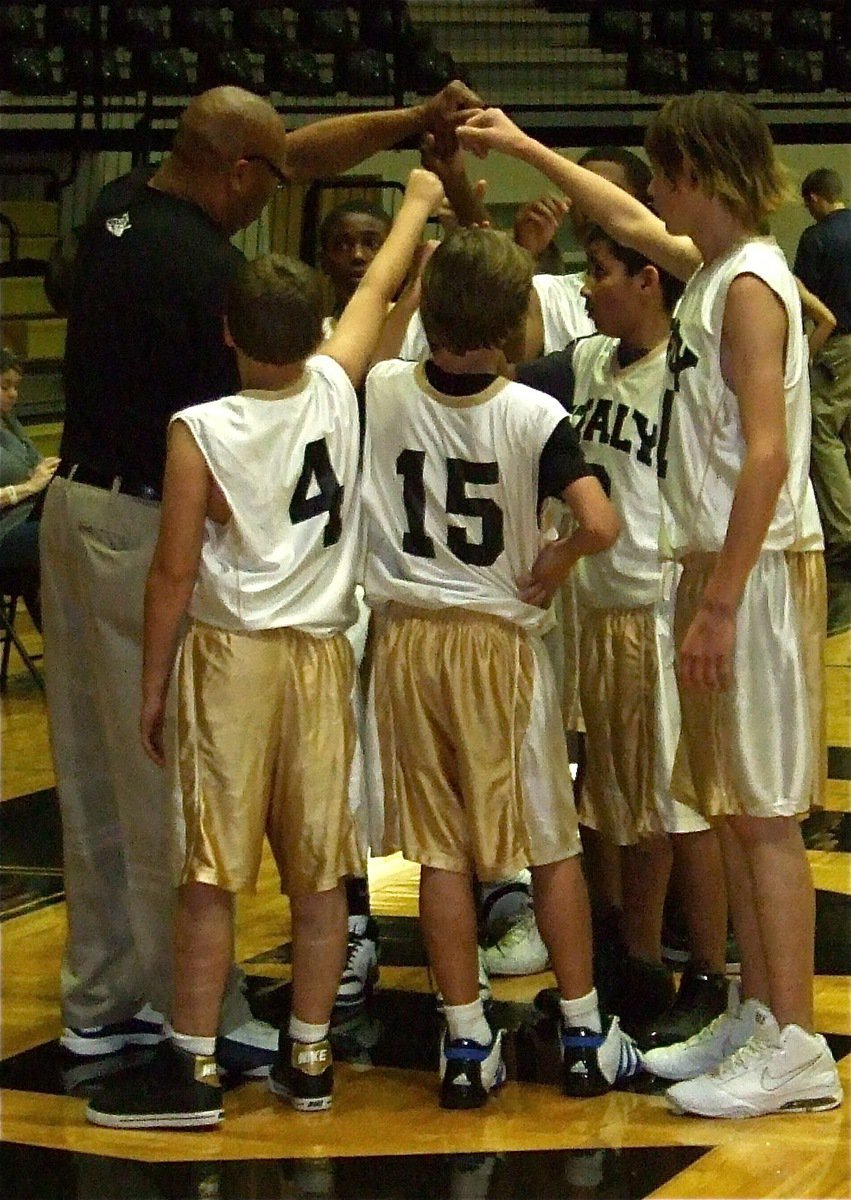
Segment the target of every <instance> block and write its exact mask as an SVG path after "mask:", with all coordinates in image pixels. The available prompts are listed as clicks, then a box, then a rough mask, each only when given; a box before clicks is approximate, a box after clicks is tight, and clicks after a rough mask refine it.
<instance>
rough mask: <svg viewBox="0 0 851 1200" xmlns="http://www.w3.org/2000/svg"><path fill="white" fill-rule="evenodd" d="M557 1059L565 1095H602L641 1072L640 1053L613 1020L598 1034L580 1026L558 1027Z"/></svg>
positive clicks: (615, 1020)
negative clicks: (559, 1031)
mask: <svg viewBox="0 0 851 1200" xmlns="http://www.w3.org/2000/svg"><path fill="white" fill-rule="evenodd" d="M561 1058H562V1091H563V1092H564V1094H565V1095H566V1096H602V1095H603V1093H604V1092H608V1091H609V1090H610V1088H612V1087H614V1086H615V1084H616V1083H620V1082H621V1081H622V1080H624V1079H630V1078H631V1077H632V1076H633V1075H637V1074H638V1073H639V1071H641V1070H642V1062H641V1053H640V1051H639V1049H638V1047H637V1046H636V1044H635V1042H634V1041H633V1040H632V1038H631V1037H630V1036H629V1035H628V1034H626V1033H624V1031H623V1030H622V1029H621V1027H620V1022H619V1021H618V1018H617V1017H612V1018H611V1019H610V1021H609V1026H608V1029H606V1030H604V1031H603V1032H602V1033H597V1032H596V1031H595V1030H593V1029H587V1028H586V1027H585V1026H584V1025H582V1026H579V1025H562V1028H561Z"/></svg>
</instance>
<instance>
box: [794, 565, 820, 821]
mask: <svg viewBox="0 0 851 1200" xmlns="http://www.w3.org/2000/svg"><path fill="white" fill-rule="evenodd" d="M786 565H787V567H788V568H789V582H790V585H791V587H792V593H793V595H794V597H795V602H796V604H797V607H798V633H799V637H800V639H801V659H802V661H803V664H804V677H805V679H806V685H807V702H808V704H809V709H810V731H811V733H812V739H813V764H814V766H813V790H812V795H811V797H810V807H811V808H824V806H825V802H826V800H827V708H826V706H825V700H824V698H825V687H826V680H825V670H824V651H825V642H826V640H827V575H826V573H825V568H824V554H823V553H822V552H821V550H807V551H803V552H797V551H790V552H789V553H788V554H787V555H786Z"/></svg>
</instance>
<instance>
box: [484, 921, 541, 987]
mask: <svg viewBox="0 0 851 1200" xmlns="http://www.w3.org/2000/svg"><path fill="white" fill-rule="evenodd" d="M548 962H549V955H548V953H547V948H546V946H545V945H544V942H543V939H542V938H541V935H540V933H539V932H538V926H537V924H536V922H535V913H534V912H533V910H532V909H531V908H527V909H525V910H524V911H523V912H522V913H521V914H520V916H519V917H518V918H517V920H516V921H515V922H514V924H513V925H511V926H510V927H509V929H508V930H507V932H506V933H504V934H503V935H502V937H501V938H500V939H499V941H498V942H496V943H495V944H494V945H493V946H488V947H487V949H486V950H485V965H486V967H487V969H488V972H489V974H491V975H537V974H538V972H539V971H545V970H546V969H547V963H548Z"/></svg>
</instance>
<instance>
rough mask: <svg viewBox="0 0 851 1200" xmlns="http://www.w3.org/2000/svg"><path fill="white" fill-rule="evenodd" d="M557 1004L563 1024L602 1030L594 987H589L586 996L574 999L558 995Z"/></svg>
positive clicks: (596, 1030)
mask: <svg viewBox="0 0 851 1200" xmlns="http://www.w3.org/2000/svg"><path fill="white" fill-rule="evenodd" d="M558 1006H559V1008H560V1009H561V1015H562V1017H563V1018H564V1023H565V1025H584V1026H585V1028H586V1029H592V1030H593V1031H594V1033H602V1032H603V1025H602V1022H601V1021H600V1006H599V1005H598V1003H597V989H596V988H591V991H590V992H589V993H588V995H587V996H579V997H577V999H576V1000H565V999H563V998H561V997H560V998H559V1002H558Z"/></svg>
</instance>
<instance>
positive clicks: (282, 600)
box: [173, 355, 362, 637]
mask: <svg viewBox="0 0 851 1200" xmlns="http://www.w3.org/2000/svg"><path fill="white" fill-rule="evenodd" d="M173 420H175V421H183V422H184V423H185V424H186V425H187V426H188V428H189V430H190V432H191V433H192V436H193V437H194V439H195V441H196V442H197V443H198V446H199V448H200V450H201V452H202V454H203V455H204V458H205V459H206V461H207V465H208V467H209V469H210V473H211V474H212V476H213V478H214V480H215V481H216V483H217V485H218V486H219V488H220V489H221V491H222V493H223V495H224V497H225V499H226V501H227V503H228V506H229V508H230V511H231V518H230V520H229V521H227V522H226V523H225V524H223V525H222V524H219V523H218V522H216V521H213V520H210V519H209V518H208V519H207V521H206V523H205V527H204V541H203V546H202V550H201V561H200V564H199V568H198V579H197V582H196V585H195V591H194V594H193V596H192V601H191V604H190V608H189V612H190V614H191V616H192V617H194V618H195V619H196V620H198V621H204V622H205V623H207V624H209V625H216V626H219V627H221V628H224V629H240V630H255V629H273V628H277V627H279V626H289V627H292V628H295V629H301V630H303V631H304V632H306V633H311V634H313V635H315V636H318V637H327V636H330V635H331V634H333V633H337V632H341V631H344V630H345V629H347V628H348V627H349V625H351V624H352V623H353V621H354V620H355V619H356V617H357V607H356V605H355V599H354V585H355V580H356V573H357V570H358V568H359V566H360V562H361V556H362V544H361V522H360V492H359V485H358V442H359V437H358V410H357V400H356V397H355V391H354V388H353V387H352V385H351V383H350V381H349V378H348V376H347V375H346V373H345V371H344V370H343V368H342V367H341V366H340V365H339V363H337V362H335V361H334V359H332V358H327V357H326V356H324V355H317V356H316V357H315V358H311V359H309V360H308V362H307V363H306V364H305V371H304V375H303V376H302V378H301V379H300V380H299V381H298V382H297V383H295V384H293V386H292V387H290V388H285V389H282V390H281V391H274V392H263V391H245V392H240V393H239V395H236V396H225V397H224V398H223V399H221V400H213V401H210V402H209V403H207V404H196V405H194V406H193V407H192V408H186V409H184V410H183V411H182V412H179V413H177V414H176V416H175V417H174V418H173Z"/></svg>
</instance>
